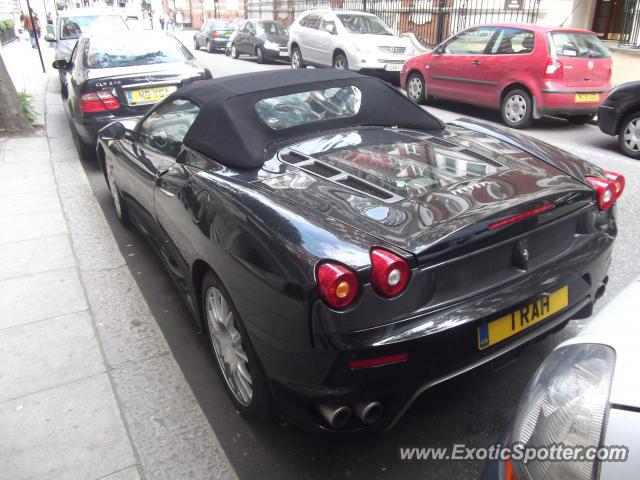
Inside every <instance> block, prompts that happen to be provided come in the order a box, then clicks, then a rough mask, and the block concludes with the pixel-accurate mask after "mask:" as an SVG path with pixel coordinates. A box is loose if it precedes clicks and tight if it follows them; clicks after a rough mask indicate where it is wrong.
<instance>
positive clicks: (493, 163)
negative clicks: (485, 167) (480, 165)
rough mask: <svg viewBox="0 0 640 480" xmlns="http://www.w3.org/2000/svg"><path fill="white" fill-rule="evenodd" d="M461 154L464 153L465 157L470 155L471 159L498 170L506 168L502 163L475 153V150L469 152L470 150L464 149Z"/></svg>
mask: <svg viewBox="0 0 640 480" xmlns="http://www.w3.org/2000/svg"><path fill="white" fill-rule="evenodd" d="M460 153H464V154H465V155H468V156H470V157H471V158H475V159H476V160H481V161H483V162H484V163H487V164H489V165H491V166H493V167H497V168H500V167H504V165H502V164H501V163H498V162H496V161H495V160H493V159H491V158H489V157H486V156H484V155H482V154H481V153H478V152H474V151H473V150H469V149H468V148H463V149H462V150H460Z"/></svg>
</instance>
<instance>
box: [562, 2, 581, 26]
mask: <svg viewBox="0 0 640 480" xmlns="http://www.w3.org/2000/svg"><path fill="white" fill-rule="evenodd" d="M583 1H584V0H580V1H579V2H578V3H577V4H576V6H575V7H573V10H571V13H570V14H569V15H567V18H565V19H564V20H563V21H562V23H561V24H560V26H561V27H564V23H565V22H566V21H567V20H569V18H570V17H571V16H573V14H574V13H575V11H576V10H577V9H578V7H579V6H580V5H581V4H582V2H583Z"/></svg>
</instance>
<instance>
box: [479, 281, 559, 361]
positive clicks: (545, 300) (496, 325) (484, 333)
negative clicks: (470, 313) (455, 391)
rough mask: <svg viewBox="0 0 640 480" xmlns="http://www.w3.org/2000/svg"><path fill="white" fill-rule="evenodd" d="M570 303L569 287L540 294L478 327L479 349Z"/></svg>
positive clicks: (497, 341) (501, 339)
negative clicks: (529, 301)
mask: <svg viewBox="0 0 640 480" xmlns="http://www.w3.org/2000/svg"><path fill="white" fill-rule="evenodd" d="M568 305H569V287H566V286H565V287H562V288H560V289H559V290H556V291H555V292H553V293H550V294H548V295H540V296H539V297H538V298H537V299H536V300H535V301H534V302H533V303H530V304H529V305H527V306H526V307H522V308H519V309H518V310H514V311H513V312H511V313H509V314H507V315H505V316H503V317H500V318H498V319H496V320H493V321H491V322H488V323H485V324H484V325H482V326H481V327H479V328H478V349H479V350H483V349H485V348H487V347H490V346H492V345H495V344H496V343H499V342H501V341H503V340H505V339H507V338H509V337H511V336H513V335H515V334H517V333H520V332H521V331H522V330H525V329H526V328H529V327H531V326H532V325H535V324H537V323H539V322H541V321H542V320H544V319H545V318H548V317H550V316H551V315H554V314H556V313H558V312H560V311H561V310H564V309H565V308H567V306H568Z"/></svg>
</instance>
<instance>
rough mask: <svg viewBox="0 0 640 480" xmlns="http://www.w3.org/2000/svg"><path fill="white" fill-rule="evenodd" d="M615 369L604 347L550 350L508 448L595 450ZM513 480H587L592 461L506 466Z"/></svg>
mask: <svg viewBox="0 0 640 480" xmlns="http://www.w3.org/2000/svg"><path fill="white" fill-rule="evenodd" d="M614 366H615V352H614V350H613V349H612V348H610V347H608V346H606V345H599V344H573V345H568V346H565V347H561V348H559V349H557V350H555V351H554V352H553V353H551V355H549V357H548V358H547V359H546V360H545V362H544V363H543V364H542V366H541V367H540V368H539V369H538V371H537V372H536V374H535V376H534V377H533V379H532V380H531V383H530V384H529V386H528V387H527V389H526V390H525V392H524V394H523V397H522V400H521V401H520V405H519V407H518V413H517V416H516V418H515V420H514V423H513V427H512V430H511V435H510V444H511V445H512V447H513V446H514V445H516V444H518V443H520V444H523V445H524V446H525V447H551V446H552V445H554V444H563V445H566V446H585V447H591V446H595V447H597V446H599V445H600V441H601V436H602V431H603V425H604V420H605V415H606V412H607V407H608V401H609V390H610V387H611V380H612V377H613V370H614ZM512 468H513V470H514V473H515V474H516V478H517V479H518V480H525V479H526V480H542V479H549V480H551V479H553V480H565V479H566V480H568V479H571V480H574V479H584V480H590V479H592V478H593V472H594V468H595V461H593V462H589V461H579V462H575V461H574V462H564V461H562V462H561V461H543V460H540V459H536V460H533V461H531V462H528V463H525V462H519V461H517V460H514V461H512Z"/></svg>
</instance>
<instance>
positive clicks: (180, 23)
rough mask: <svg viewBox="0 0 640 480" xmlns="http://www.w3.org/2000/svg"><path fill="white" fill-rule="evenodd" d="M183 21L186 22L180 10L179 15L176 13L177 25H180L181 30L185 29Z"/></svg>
mask: <svg viewBox="0 0 640 480" xmlns="http://www.w3.org/2000/svg"><path fill="white" fill-rule="evenodd" d="M183 20H184V17H183V16H182V12H181V11H180V10H178V13H176V23H177V24H178V28H180V30H182V28H183V23H182V21H183Z"/></svg>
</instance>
